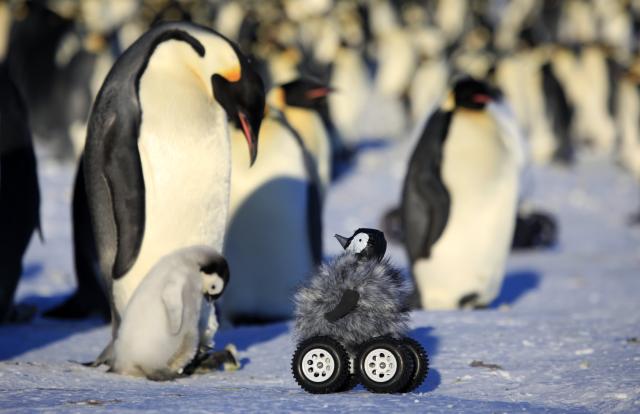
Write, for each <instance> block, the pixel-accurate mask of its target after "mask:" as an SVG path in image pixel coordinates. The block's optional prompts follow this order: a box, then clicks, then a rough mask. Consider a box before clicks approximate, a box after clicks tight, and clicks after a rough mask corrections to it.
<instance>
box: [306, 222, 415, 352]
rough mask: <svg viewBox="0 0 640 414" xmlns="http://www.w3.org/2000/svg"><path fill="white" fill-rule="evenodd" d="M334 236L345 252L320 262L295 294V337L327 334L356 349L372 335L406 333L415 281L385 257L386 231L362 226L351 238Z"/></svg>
mask: <svg viewBox="0 0 640 414" xmlns="http://www.w3.org/2000/svg"><path fill="white" fill-rule="evenodd" d="M336 237H337V238H338V241H339V242H340V243H341V244H342V246H343V248H344V249H345V252H344V253H343V254H341V255H340V256H338V257H336V258H335V259H334V260H333V261H332V262H330V263H327V264H324V265H322V266H320V268H319V270H318V272H317V274H316V275H314V276H313V277H312V278H311V280H310V281H309V282H308V284H307V285H305V286H303V287H302V288H300V289H299V290H298V292H297V293H296V295H295V304H296V310H295V317H296V323H295V327H296V335H297V339H298V340H299V341H304V340H306V339H308V338H311V337H313V336H318V335H328V336H331V337H332V338H334V339H336V340H338V341H339V342H340V343H342V344H343V345H344V346H345V347H346V349H347V350H348V351H350V352H352V353H353V352H355V350H356V348H357V346H358V345H359V344H361V343H363V342H364V341H366V340H368V339H371V338H374V337H377V336H382V335H391V336H393V337H396V338H398V337H401V336H403V335H405V334H406V332H407V330H408V319H409V315H408V313H407V309H408V307H407V301H408V298H409V294H410V292H411V289H412V288H411V283H410V282H409V281H407V280H406V278H404V277H403V276H402V275H401V274H400V272H399V271H398V270H397V269H395V268H394V267H393V266H392V265H391V264H390V263H389V261H388V260H387V259H385V258H384V257H383V256H384V252H385V250H386V241H385V240H384V235H383V234H382V232H380V231H378V230H373V229H358V230H356V232H355V233H354V235H353V236H352V237H351V238H349V239H347V238H345V237H342V236H337V235H336Z"/></svg>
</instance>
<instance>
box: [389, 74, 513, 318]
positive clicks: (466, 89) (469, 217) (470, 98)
mask: <svg viewBox="0 0 640 414" xmlns="http://www.w3.org/2000/svg"><path fill="white" fill-rule="evenodd" d="M453 98H454V100H453V101H451V100H449V102H447V103H445V106H444V107H442V108H440V109H439V110H437V111H436V112H434V113H433V114H432V115H431V117H430V118H429V119H428V121H427V123H426V125H425V127H424V128H423V132H422V135H421V137H420V140H419V142H418V144H417V145H416V148H415V150H414V152H413V155H412V156H411V161H410V163H409V168H408V171H407V175H406V178H405V182H404V188H403V193H402V203H401V215H402V233H403V234H404V241H405V247H406V249H407V253H408V256H409V259H410V262H411V267H412V274H413V277H414V280H415V282H416V287H417V291H418V293H419V296H420V301H421V305H422V307H424V308H430V309H433V308H441V309H451V308H456V307H466V306H472V307H478V306H486V305H488V304H489V303H491V301H492V300H493V299H495V297H496V296H497V294H498V292H499V290H500V286H501V284H502V279H503V277H504V270H505V264H506V260H507V256H508V253H509V248H510V245H511V241H512V238H513V230H514V225H515V222H516V219H515V215H516V207H517V204H518V192H519V179H520V172H521V170H522V167H523V164H524V150H523V143H522V137H521V135H520V133H519V130H518V128H517V126H516V125H515V122H514V117H513V115H511V114H510V112H509V111H508V109H507V108H506V107H504V106H503V105H501V99H500V94H499V92H498V91H495V90H494V89H493V88H491V87H489V85H487V84H486V83H484V82H480V81H477V80H474V79H471V78H467V79H462V80H460V81H459V82H457V83H456V84H455V86H454V90H453Z"/></svg>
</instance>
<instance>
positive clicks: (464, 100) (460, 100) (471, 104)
mask: <svg viewBox="0 0 640 414" xmlns="http://www.w3.org/2000/svg"><path fill="white" fill-rule="evenodd" d="M453 94H454V97H455V104H456V107H461V108H467V109H475V110H480V109H484V107H485V106H486V105H487V104H488V103H489V102H491V101H494V100H497V99H499V97H500V92H499V91H498V90H497V89H495V88H492V87H491V86H489V84H487V83H486V82H482V81H478V80H475V79H473V78H465V79H462V80H460V81H458V82H456V84H455V86H454V87H453Z"/></svg>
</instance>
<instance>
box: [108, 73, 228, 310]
mask: <svg viewBox="0 0 640 414" xmlns="http://www.w3.org/2000/svg"><path fill="white" fill-rule="evenodd" d="M150 66H151V65H150ZM150 69H151V68H150ZM150 69H148V70H147V71H146V72H145V74H144V75H143V76H142V78H141V80H140V102H141V107H142V110H143V112H142V122H141V127H140V136H139V139H138V150H139V153H140V159H141V162H142V172H143V177H144V184H145V225H144V236H143V240H142V245H141V248H140V252H139V255H138V257H137V258H136V262H135V264H134V265H133V267H132V268H131V270H130V271H129V272H127V274H125V275H124V276H123V277H122V278H121V279H118V280H116V281H114V284H113V296H114V301H115V304H116V309H118V310H119V311H120V312H122V310H123V309H124V307H125V306H126V304H127V302H128V301H129V299H130V298H131V295H132V294H133V292H134V291H135V289H136V287H137V286H138V284H139V283H140V281H142V279H143V278H144V277H145V275H146V274H147V272H148V271H149V270H150V269H151V267H152V266H153V265H154V264H155V263H156V262H157V260H158V259H159V258H160V257H162V256H164V255H166V254H168V253H170V252H172V251H174V250H176V249H179V248H183V247H187V246H190V245H196V244H203V245H207V246H211V247H213V248H214V249H216V250H218V251H222V245H223V238H224V229H225V225H226V220H227V211H228V197H229V175H230V166H229V162H228V159H229V143H228V139H227V134H228V132H227V126H226V122H227V121H226V115H225V114H224V112H223V110H222V109H221V108H220V107H219V106H218V104H217V103H216V102H215V101H214V100H213V97H212V96H211V92H210V86H207V85H206V84H204V83H203V82H204V81H203V80H201V79H200V78H198V77H197V76H196V75H195V73H194V72H190V71H185V70H182V71H181V72H180V71H173V72H171V70H170V69H167V70H157V71H154V70H150ZM207 91H209V92H208V93H207Z"/></svg>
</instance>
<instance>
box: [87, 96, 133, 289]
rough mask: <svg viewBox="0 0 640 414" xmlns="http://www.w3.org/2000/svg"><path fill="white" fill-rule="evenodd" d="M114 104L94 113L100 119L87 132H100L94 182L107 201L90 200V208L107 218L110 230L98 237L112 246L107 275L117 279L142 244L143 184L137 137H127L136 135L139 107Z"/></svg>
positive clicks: (130, 265)
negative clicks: (110, 109)
mask: <svg viewBox="0 0 640 414" xmlns="http://www.w3.org/2000/svg"><path fill="white" fill-rule="evenodd" d="M128 106H132V105H128ZM115 108H118V109H117V110H116V111H117V112H111V113H97V114H96V115H97V116H96V117H100V121H102V122H99V121H98V122H94V123H92V126H94V128H92V129H94V131H90V132H89V134H90V135H91V134H92V132H93V133H96V134H102V135H103V136H102V139H101V140H102V141H103V142H104V143H105V145H103V146H102V148H100V149H101V151H99V154H96V155H99V157H100V160H99V161H98V163H99V164H101V167H102V168H101V170H102V173H101V176H100V178H101V180H99V183H97V186H99V187H100V188H101V192H103V194H104V195H106V197H105V198H106V199H107V200H108V203H104V204H102V205H101V206H99V207H98V206H95V204H94V208H95V207H97V208H98V209H99V210H100V211H102V214H100V215H101V216H102V220H107V221H109V222H110V223H109V224H110V226H109V227H110V228H111V231H105V232H104V233H103V234H102V235H101V237H103V242H105V241H106V242H107V243H108V245H110V246H115V247H116V251H115V257H114V262H113V267H112V269H111V276H112V277H113V279H119V278H120V277H122V276H123V275H124V274H125V273H126V272H127V271H128V270H129V269H130V268H131V267H132V266H133V263H134V262H135V259H136V258H137V257H138V253H139V251H140V247H141V245H142V236H143V234H144V222H145V214H144V213H145V199H144V194H145V186H144V177H143V175H142V163H141V161H140V154H139V153H138V146H137V144H138V143H137V139H131V138H132V137H136V138H137V136H138V131H139V128H140V107H139V105H135V110H134V111H131V112H128V113H125V112H124V111H127V109H124V108H127V105H125V106H120V105H118V106H115ZM120 108H123V109H122V110H120ZM132 109H133V108H132ZM96 112H97V111H96ZM94 114H95V112H94ZM87 161H88V162H87V164H85V168H84V170H85V174H86V173H87V165H88V164H89V165H90V164H92V163H93V162H92V161H93V160H92V159H89V158H88V159H87ZM94 165H95V164H94ZM87 176H88V175H87ZM89 201H90V202H91V200H89ZM94 219H95V216H94ZM108 239H112V240H108Z"/></svg>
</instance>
